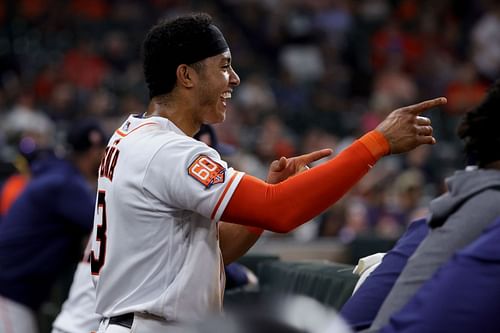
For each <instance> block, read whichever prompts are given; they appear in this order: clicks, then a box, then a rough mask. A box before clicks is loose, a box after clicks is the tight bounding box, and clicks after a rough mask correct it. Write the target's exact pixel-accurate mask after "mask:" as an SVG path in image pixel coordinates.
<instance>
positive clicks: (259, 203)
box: [222, 132, 388, 232]
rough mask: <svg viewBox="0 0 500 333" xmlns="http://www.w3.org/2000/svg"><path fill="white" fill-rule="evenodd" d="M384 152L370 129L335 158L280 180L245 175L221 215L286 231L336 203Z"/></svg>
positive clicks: (380, 140)
mask: <svg viewBox="0 0 500 333" xmlns="http://www.w3.org/2000/svg"><path fill="white" fill-rule="evenodd" d="M387 152H388V144H387V141H384V139H383V137H382V136H381V135H380V134H379V133H374V132H372V133H369V134H368V135H365V136H364V137H363V138H362V139H360V140H357V141H356V142H355V143H353V144H352V145H351V146H349V147H348V148H347V149H345V150H344V151H343V152H341V153H340V154H339V155H338V156H337V157H335V158H334V159H332V160H330V161H328V162H326V163H324V164H322V165H319V166H317V167H314V168H312V169H311V170H308V171H305V172H303V173H301V174H298V175H296V176H294V177H291V178H289V179H287V180H285V181H283V182H281V183H279V184H276V185H270V184H266V183H264V182H262V181H260V180H258V179H257V178H255V177H251V176H244V177H243V179H242V180H241V182H240V184H239V185H238V187H237V188H236V191H235V193H234V194H233V196H232V198H231V200H230V201H229V203H228V206H227V207H226V209H225V211H224V213H223V215H222V219H223V220H224V221H227V222H232V223H237V224H243V225H247V226H255V227H259V228H263V229H267V230H271V231H275V232H288V231H290V230H292V229H294V228H296V227H297V226H299V225H301V224H303V223H305V222H307V221H309V220H310V219H311V218H313V217H315V216H317V215H318V214H320V213H321V212H322V211H324V210H325V209H326V208H328V207H329V206H331V205H332V204H333V203H335V202H336V201H337V200H338V199H339V198H341V197H342V196H343V195H344V194H345V193H346V192H347V191H348V190H350V189H351V188H352V187H353V186H354V185H355V184H356V182H358V181H359V179H360V178H361V177H363V176H364V175H365V174H366V173H367V172H368V170H370V168H371V167H372V166H373V165H374V164H375V163H376V161H377V160H378V159H380V158H381V157H382V156H383V155H384V154H386V153H387Z"/></svg>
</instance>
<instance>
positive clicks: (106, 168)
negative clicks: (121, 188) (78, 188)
mask: <svg viewBox="0 0 500 333" xmlns="http://www.w3.org/2000/svg"><path fill="white" fill-rule="evenodd" d="M119 154H120V150H119V149H118V148H117V147H115V146H110V147H106V151H105V152H104V156H103V157H102V159H101V164H100V165H99V177H106V178H108V179H109V180H110V181H112V180H113V174H114V172H115V167H116V162H117V161H118V156H119Z"/></svg>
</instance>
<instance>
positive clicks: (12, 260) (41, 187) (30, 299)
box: [0, 121, 106, 333]
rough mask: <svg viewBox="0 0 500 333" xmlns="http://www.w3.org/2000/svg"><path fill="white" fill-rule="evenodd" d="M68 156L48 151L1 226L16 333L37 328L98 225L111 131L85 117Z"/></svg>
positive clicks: (6, 295)
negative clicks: (98, 193) (99, 182)
mask: <svg viewBox="0 0 500 333" xmlns="http://www.w3.org/2000/svg"><path fill="white" fill-rule="evenodd" d="M67 141H68V144H69V146H70V149H71V154H70V155H69V156H68V157H67V158H66V159H61V158H57V157H56V156H55V154H47V155H44V156H43V157H41V158H39V159H37V160H36V161H34V162H33V163H32V165H31V174H32V178H31V180H30V181H29V182H28V184H27V185H26V187H25V189H24V190H23V191H22V192H21V194H20V196H19V197H18V198H17V199H16V200H15V201H14V203H13V204H12V206H11V207H10V208H9V210H8V211H7V214H6V215H5V217H4V219H3V220H2V223H1V224H0V267H2V269H1V270H0V302H1V303H2V306H3V308H4V314H5V315H6V316H8V317H7V318H3V319H2V321H3V322H4V323H7V322H8V323H10V325H11V329H12V332H16V333H34V332H37V331H38V329H37V324H36V311H37V310H38V309H39V308H40V306H41V304H42V303H43V302H44V301H45V300H47V298H48V296H49V294H50V291H51V289H52V286H53V285H54V283H55V281H56V279H57V277H58V276H59V275H60V274H61V272H63V271H64V270H65V269H68V268H69V267H70V266H71V265H73V264H75V263H76V261H77V260H78V258H79V257H80V256H81V252H82V245H83V244H82V241H83V238H84V237H85V236H87V235H88V234H89V233H90V230H91V229H92V220H93V212H94V201H95V195H94V193H95V189H94V188H93V187H94V186H95V183H96V179H97V169H98V166H99V162H100V159H101V155H102V153H103V149H104V146H105V144H106V135H105V134H104V133H103V132H102V130H101V129H100V127H99V126H98V124H97V123H95V122H89V121H82V122H79V123H77V124H76V125H75V127H73V128H71V129H70V131H69V133H68V139H67Z"/></svg>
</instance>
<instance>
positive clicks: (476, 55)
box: [471, 1, 500, 80]
mask: <svg viewBox="0 0 500 333" xmlns="http://www.w3.org/2000/svg"><path fill="white" fill-rule="evenodd" d="M491 7H492V8H491V9H490V10H488V11H486V12H485V14H484V15H483V17H481V18H480V20H479V21H478V22H477V23H476V25H475V26H474V27H473V30H472V33H471V37H472V59H473V61H474V64H475V65H476V67H477V69H478V70H479V73H481V75H483V76H484V77H486V78H488V79H490V80H494V79H495V78H497V77H498V75H499V74H500V39H499V38H498V36H499V34H500V4H499V3H498V2H495V1H493V2H492V4H491Z"/></svg>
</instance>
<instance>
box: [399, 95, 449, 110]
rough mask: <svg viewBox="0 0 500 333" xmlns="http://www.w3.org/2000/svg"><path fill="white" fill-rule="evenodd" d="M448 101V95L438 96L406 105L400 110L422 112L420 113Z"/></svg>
mask: <svg viewBox="0 0 500 333" xmlns="http://www.w3.org/2000/svg"><path fill="white" fill-rule="evenodd" d="M447 102H448V100H447V99H446V97H438V98H434V99H429V100H426V101H423V102H420V103H418V104H413V105H409V106H405V107H403V108H401V109H400V110H402V111H404V112H409V113H414V114H420V113H422V112H424V111H426V110H429V109H431V108H433V107H435V106H439V105H443V104H446V103H447Z"/></svg>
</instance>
